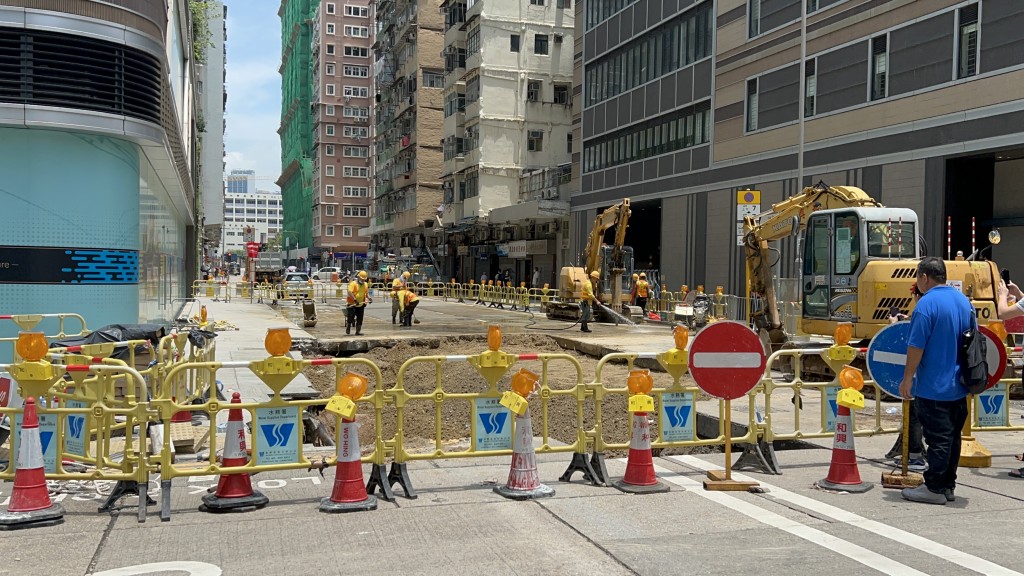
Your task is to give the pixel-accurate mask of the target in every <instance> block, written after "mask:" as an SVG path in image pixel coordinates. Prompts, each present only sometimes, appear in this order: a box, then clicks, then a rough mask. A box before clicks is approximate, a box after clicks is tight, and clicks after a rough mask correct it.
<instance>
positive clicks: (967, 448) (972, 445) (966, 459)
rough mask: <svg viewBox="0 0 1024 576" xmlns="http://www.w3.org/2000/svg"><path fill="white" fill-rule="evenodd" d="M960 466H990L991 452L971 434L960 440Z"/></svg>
mask: <svg viewBox="0 0 1024 576" xmlns="http://www.w3.org/2000/svg"><path fill="white" fill-rule="evenodd" d="M959 464H960V466H963V467H964V468H991V467H992V453H991V452H989V451H988V448H985V447H984V446H982V445H981V442H978V440H977V439H975V438H974V437H973V436H964V437H963V438H961V440H960V462H959Z"/></svg>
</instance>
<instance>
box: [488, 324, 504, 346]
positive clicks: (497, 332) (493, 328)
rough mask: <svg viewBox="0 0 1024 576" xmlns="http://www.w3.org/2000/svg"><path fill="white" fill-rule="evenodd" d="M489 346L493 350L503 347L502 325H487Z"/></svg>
mask: <svg viewBox="0 0 1024 576" xmlns="http://www.w3.org/2000/svg"><path fill="white" fill-rule="evenodd" d="M487 347H488V348H489V349H490V350H491V351H493V352H497V351H498V349H499V348H501V326H498V325H497V324H491V325H490V326H488V327H487Z"/></svg>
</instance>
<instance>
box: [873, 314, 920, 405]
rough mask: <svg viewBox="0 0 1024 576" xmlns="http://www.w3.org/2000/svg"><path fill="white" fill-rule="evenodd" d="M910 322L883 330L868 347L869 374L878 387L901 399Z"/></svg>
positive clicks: (891, 325) (896, 324)
mask: <svg viewBox="0 0 1024 576" xmlns="http://www.w3.org/2000/svg"><path fill="white" fill-rule="evenodd" d="M909 340H910V321H909V320H904V321H903V322H897V323H895V324H890V325H888V326H886V327H885V328H882V329H881V330H880V331H879V332H878V334H875V337H874V338H873V339H872V340H871V345H870V346H868V358H867V361H868V374H870V375H871V379H872V380H874V381H875V383H876V384H878V387H879V388H881V389H882V390H884V391H885V392H886V393H888V394H889V395H891V396H895V397H897V398H899V397H900V383H901V382H903V368H904V367H905V366H906V365H907V342H908V341H909Z"/></svg>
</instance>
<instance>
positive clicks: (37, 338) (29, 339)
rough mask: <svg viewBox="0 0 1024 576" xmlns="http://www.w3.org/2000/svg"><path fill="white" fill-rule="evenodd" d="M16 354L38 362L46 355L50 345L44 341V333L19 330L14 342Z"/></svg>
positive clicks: (29, 360)
mask: <svg viewBox="0 0 1024 576" xmlns="http://www.w3.org/2000/svg"><path fill="white" fill-rule="evenodd" d="M15 348H16V349H17V350H18V356H21V357H22V358H24V359H25V360H26V361H28V362H38V361H40V360H42V359H43V356H46V352H47V351H48V350H49V349H50V345H49V344H47V342H46V335H45V334H43V333H42V332H19V333H18V342H17V344H15Z"/></svg>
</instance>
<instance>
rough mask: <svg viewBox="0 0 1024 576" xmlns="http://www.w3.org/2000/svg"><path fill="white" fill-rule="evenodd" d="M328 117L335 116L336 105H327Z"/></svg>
mask: <svg viewBox="0 0 1024 576" xmlns="http://www.w3.org/2000/svg"><path fill="white" fill-rule="evenodd" d="M325 114H327V115H328V116H334V104H328V105H327V111H326V112H325Z"/></svg>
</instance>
